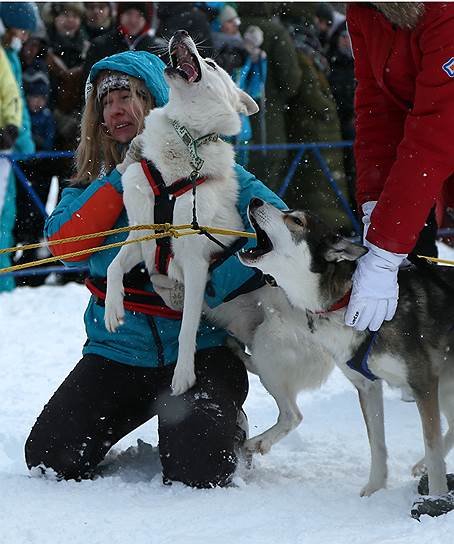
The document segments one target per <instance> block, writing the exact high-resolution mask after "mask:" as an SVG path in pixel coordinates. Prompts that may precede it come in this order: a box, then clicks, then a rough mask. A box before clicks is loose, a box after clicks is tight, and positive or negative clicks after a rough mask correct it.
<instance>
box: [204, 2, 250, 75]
mask: <svg viewBox="0 0 454 544" xmlns="http://www.w3.org/2000/svg"><path fill="white" fill-rule="evenodd" d="M217 22H218V23H219V32H213V33H212V36H213V45H214V49H215V51H216V62H217V63H218V64H219V65H220V66H222V67H223V68H224V70H225V71H226V72H228V73H229V74H230V75H233V72H234V70H235V69H237V68H241V66H243V65H244V63H245V62H246V58H247V51H246V47H245V44H244V41H243V36H242V35H241V33H240V24H241V20H240V18H239V17H238V13H237V12H236V10H235V9H234V8H233V7H232V6H229V5H226V6H224V7H223V8H222V9H221V11H220V12H219V16H218V21H217Z"/></svg>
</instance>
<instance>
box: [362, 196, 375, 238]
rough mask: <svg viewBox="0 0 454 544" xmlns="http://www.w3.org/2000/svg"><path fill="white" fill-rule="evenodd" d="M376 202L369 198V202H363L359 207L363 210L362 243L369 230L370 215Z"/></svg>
mask: <svg viewBox="0 0 454 544" xmlns="http://www.w3.org/2000/svg"><path fill="white" fill-rule="evenodd" d="M376 204H377V200H369V202H365V203H364V204H363V205H362V206H361V209H362V210H363V214H364V215H363V225H364V230H363V244H364V242H365V240H366V236H367V231H368V230H369V225H370V216H371V215H372V212H373V211H374V208H375V205H376Z"/></svg>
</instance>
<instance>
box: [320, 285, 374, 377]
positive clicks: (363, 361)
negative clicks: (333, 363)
mask: <svg viewBox="0 0 454 544" xmlns="http://www.w3.org/2000/svg"><path fill="white" fill-rule="evenodd" d="M351 292H352V291H351V289H350V290H349V291H347V293H345V295H344V296H343V297H342V298H341V299H340V300H338V301H337V302H335V303H334V304H332V305H331V306H330V307H329V308H328V309H327V310H326V311H320V312H314V313H316V314H325V313H328V312H335V311H336V310H340V309H341V308H345V306H347V305H348V303H349V301H350V295H351ZM377 337H378V331H369V337H368V338H366V339H365V340H364V341H363V342H361V344H360V345H359V347H358V349H357V351H356V353H355V354H354V355H353V357H352V358H351V359H350V360H348V361H347V363H346V365H347V366H348V367H349V368H351V369H352V370H356V372H359V373H360V374H362V375H363V376H364V377H365V378H367V379H368V380H371V381H375V380H378V379H379V378H378V376H376V375H375V374H374V373H373V372H372V371H371V370H370V368H369V365H368V364H367V361H368V359H369V355H370V352H371V351H372V348H373V347H374V345H375V342H376V341H377Z"/></svg>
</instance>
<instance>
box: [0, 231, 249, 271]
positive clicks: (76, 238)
mask: <svg viewBox="0 0 454 544" xmlns="http://www.w3.org/2000/svg"><path fill="white" fill-rule="evenodd" d="M155 229H156V230H163V231H164V232H159V233H155V234H149V235H147V236H142V237H140V238H136V239H134V240H124V241H123V242H115V243H113V244H107V245H105V246H98V247H93V248H89V249H84V250H82V251H74V252H72V253H66V254H64V255H58V256H57V257H47V258H46V259H39V260H38V261H31V262H28V263H23V264H16V265H14V266H8V267H6V268H0V274H5V273H6V272H14V271H15V270H22V269H24V268H32V267H33V266H39V265H43V264H48V263H53V262H55V261H64V260H67V259H71V258H73V257H79V256H81V255H87V254H89V253H96V252H97V251H104V250H106V249H112V248H115V247H121V246H125V245H129V244H134V243H137V242H144V241H146V240H154V239H156V238H165V237H167V236H173V237H175V238H180V237H181V236H188V235H190V234H200V232H201V231H202V230H206V231H207V232H209V233H210V234H221V235H225V236H228V235H235V236H242V237H246V238H255V237H256V235H255V234H254V233H251V232H243V231H237V230H230V229H218V228H215V227H200V230H194V229H192V228H191V225H176V226H172V225H170V224H169V223H164V224H156V225H138V226H134V227H121V228H118V229H112V230H107V231H102V232H95V233H91V234H83V235H81V236H73V237H71V238H61V239H60V240H53V241H52V242H42V243H37V244H29V245H27V246H17V247H12V248H11V247H10V248H6V249H1V250H0V254H1V253H11V252H13V251H14V252H15V251H25V250H28V249H35V248H38V247H47V246H51V245H56V244H59V243H67V242H74V241H80V240H87V239H90V238H97V237H100V236H107V235H109V234H115V233H119V232H127V231H129V230H155ZM180 230H181V231H182V232H178V231H180Z"/></svg>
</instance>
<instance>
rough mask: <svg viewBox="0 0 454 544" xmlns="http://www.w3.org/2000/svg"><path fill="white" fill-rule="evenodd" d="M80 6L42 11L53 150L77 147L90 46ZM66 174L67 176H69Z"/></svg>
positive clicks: (51, 4)
mask: <svg viewBox="0 0 454 544" xmlns="http://www.w3.org/2000/svg"><path fill="white" fill-rule="evenodd" d="M83 15H84V6H83V4H82V2H48V3H47V4H45V6H44V8H43V18H44V21H45V23H46V28H47V35H48V38H49V44H50V45H49V51H48V54H47V59H46V60H47V63H48V68H49V74H50V83H51V97H50V107H51V108H52V109H53V111H54V116H55V121H56V123H57V133H56V139H55V146H56V148H57V149H61V150H67V149H71V148H73V147H74V146H75V145H76V134H77V129H78V125H79V123H80V111H81V107H82V98H83V87H84V82H83V73H82V66H83V61H84V58H85V54H86V51H87V48H88V46H89V42H88V41H87V39H86V36H85V33H84V30H83V28H82V18H83ZM68 174H69V172H68Z"/></svg>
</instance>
